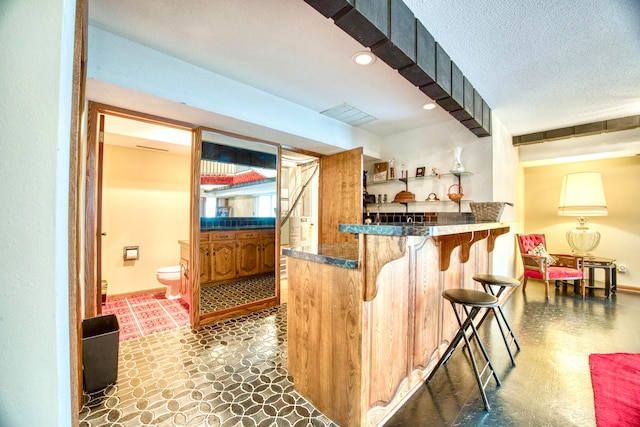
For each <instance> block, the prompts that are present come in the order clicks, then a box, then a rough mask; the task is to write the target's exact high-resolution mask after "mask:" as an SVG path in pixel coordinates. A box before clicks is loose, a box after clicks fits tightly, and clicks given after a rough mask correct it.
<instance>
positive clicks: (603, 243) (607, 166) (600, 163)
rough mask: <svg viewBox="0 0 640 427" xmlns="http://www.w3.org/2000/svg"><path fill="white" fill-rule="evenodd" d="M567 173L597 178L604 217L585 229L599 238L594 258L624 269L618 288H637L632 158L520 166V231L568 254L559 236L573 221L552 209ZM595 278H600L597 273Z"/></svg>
mask: <svg viewBox="0 0 640 427" xmlns="http://www.w3.org/2000/svg"><path fill="white" fill-rule="evenodd" d="M573 172H600V173H601V174H602V180H603V183H604V191H605V196H606V199H607V206H608V208H609V215H608V216H606V217H594V218H591V221H590V228H593V229H596V230H598V231H599V232H600V233H601V235H602V237H601V240H600V245H599V246H598V248H596V250H595V251H594V255H599V256H603V257H607V258H615V259H616V260H617V263H618V264H624V265H626V266H627V270H628V272H627V273H625V274H621V273H618V284H620V285H626V286H633V287H638V288H640V258H639V257H638V252H639V251H640V204H638V201H637V198H636V197H635V196H634V187H635V183H636V182H637V180H638V177H639V176H640V157H638V156H634V157H622V158H617V159H609V160H594V161H586V162H576V163H563V164H558V165H551V166H539V167H529V168H525V170H524V178H525V191H524V195H525V196H524V197H525V224H524V229H525V232H527V233H544V234H546V238H547V245H548V246H549V250H550V251H552V252H556V253H561V252H565V253H570V248H569V245H568V243H567V241H566V239H565V233H566V231H567V230H569V229H571V228H574V227H575V224H576V221H575V218H573V217H562V216H558V214H557V210H558V199H559V198H560V186H561V181H562V176H563V175H565V174H567V173H573ZM596 278H597V279H598V280H602V271H601V270H598V275H597V276H596Z"/></svg>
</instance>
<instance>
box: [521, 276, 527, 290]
mask: <svg viewBox="0 0 640 427" xmlns="http://www.w3.org/2000/svg"><path fill="white" fill-rule="evenodd" d="M527 279H528V277H527V276H524V279H522V292H524V290H525V289H526V288H527Z"/></svg>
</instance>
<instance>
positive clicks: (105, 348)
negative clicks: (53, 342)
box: [82, 314, 120, 393]
mask: <svg viewBox="0 0 640 427" xmlns="http://www.w3.org/2000/svg"><path fill="white" fill-rule="evenodd" d="M119 339H120V327H119V325H118V318H117V317H116V315H115V314H108V315H105V316H98V317H92V318H90V319H85V320H83V321H82V365H83V380H84V390H85V391H86V392H88V393H92V392H94V391H98V390H101V389H103V388H105V387H106V386H108V385H109V384H115V382H116V380H117V379H118V346H119Z"/></svg>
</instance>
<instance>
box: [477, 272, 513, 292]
mask: <svg viewBox="0 0 640 427" xmlns="http://www.w3.org/2000/svg"><path fill="white" fill-rule="evenodd" d="M473 280H475V281H476V282H480V283H481V284H482V285H483V286H485V285H494V286H500V289H499V290H498V292H500V293H502V292H503V291H504V290H505V289H506V288H508V287H515V286H520V281H519V280H518V279H514V278H513V277H507V276H498V275H496V274H476V275H475V276H473ZM496 296H497V297H499V296H500V295H499V294H498V295H496Z"/></svg>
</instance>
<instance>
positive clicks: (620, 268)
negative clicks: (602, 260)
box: [618, 264, 627, 274]
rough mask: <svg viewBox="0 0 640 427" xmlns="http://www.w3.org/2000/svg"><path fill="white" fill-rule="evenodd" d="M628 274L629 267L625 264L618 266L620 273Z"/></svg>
mask: <svg viewBox="0 0 640 427" xmlns="http://www.w3.org/2000/svg"><path fill="white" fill-rule="evenodd" d="M626 272H627V266H626V265H624V264H618V273H622V274H624V273H626Z"/></svg>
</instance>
